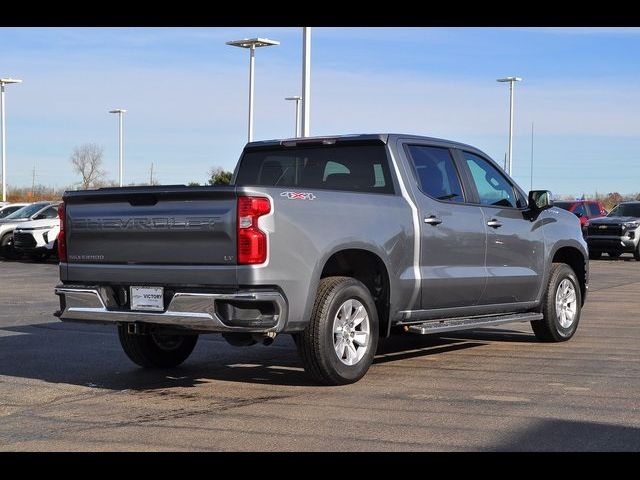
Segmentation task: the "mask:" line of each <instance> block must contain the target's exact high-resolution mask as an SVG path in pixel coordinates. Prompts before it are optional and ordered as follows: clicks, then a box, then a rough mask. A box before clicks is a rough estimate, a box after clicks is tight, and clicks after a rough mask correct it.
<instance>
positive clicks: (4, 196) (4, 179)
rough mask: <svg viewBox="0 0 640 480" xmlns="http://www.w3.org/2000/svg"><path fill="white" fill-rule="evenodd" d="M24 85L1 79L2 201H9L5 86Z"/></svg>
mask: <svg viewBox="0 0 640 480" xmlns="http://www.w3.org/2000/svg"><path fill="white" fill-rule="evenodd" d="M12 83H22V80H18V79H17V78H0V130H2V201H3V202H6V201H7V147H6V145H7V135H6V131H5V123H4V86H5V85H10V84H12Z"/></svg>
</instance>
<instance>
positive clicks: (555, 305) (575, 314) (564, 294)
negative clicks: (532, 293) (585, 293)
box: [531, 263, 582, 342]
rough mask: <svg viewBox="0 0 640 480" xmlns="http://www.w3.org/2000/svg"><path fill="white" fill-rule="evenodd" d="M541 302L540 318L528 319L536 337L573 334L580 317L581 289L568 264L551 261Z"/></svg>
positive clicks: (562, 338) (555, 338)
mask: <svg viewBox="0 0 640 480" xmlns="http://www.w3.org/2000/svg"><path fill="white" fill-rule="evenodd" d="M543 302H544V303H543V305H542V314H543V319H542V320H536V321H533V322H531V328H533V333H535V335H536V338H538V340H541V341H543V342H564V341H567V340H569V339H570V338H571V337H573V335H574V334H575V333H576V330H577V329H578V322H579V321H580V312H581V308H582V292H581V291H580V284H579V283H578V278H577V277H576V274H575V273H574V271H573V269H572V268H571V267H570V266H569V265H567V264H565V263H553V264H552V266H551V274H550V275H549V284H548V285H547V290H546V292H545V294H544V297H543Z"/></svg>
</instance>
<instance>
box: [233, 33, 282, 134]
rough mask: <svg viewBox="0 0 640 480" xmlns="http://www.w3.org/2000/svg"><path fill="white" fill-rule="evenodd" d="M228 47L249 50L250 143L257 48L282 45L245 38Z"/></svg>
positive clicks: (260, 39) (275, 42)
mask: <svg viewBox="0 0 640 480" xmlns="http://www.w3.org/2000/svg"><path fill="white" fill-rule="evenodd" d="M227 45H231V46H232V47H240V48H248V49H249V128H248V130H249V132H248V139H249V142H251V141H252V140H253V76H254V63H255V56H256V48H259V47H271V46H274V45H280V42H278V41H276V40H269V39H268V38H245V39H243V40H233V41H232V42H227Z"/></svg>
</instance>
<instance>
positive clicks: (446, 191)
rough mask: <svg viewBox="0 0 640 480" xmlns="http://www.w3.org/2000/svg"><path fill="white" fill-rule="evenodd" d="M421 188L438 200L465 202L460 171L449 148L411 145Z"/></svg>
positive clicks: (412, 157) (410, 149)
mask: <svg viewBox="0 0 640 480" xmlns="http://www.w3.org/2000/svg"><path fill="white" fill-rule="evenodd" d="M409 154H410V155H411V159H412V160H413V165H414V167H415V169H416V174H417V176H418V182H419V185H420V190H422V191H423V192H424V193H426V194H427V195H429V196H431V197H433V198H435V199H437V200H447V201H450V202H464V195H463V194H462V186H461V185H460V179H459V178H458V172H457V171H456V167H455V165H454V163H453V158H451V153H450V152H449V149H448V148H440V147H426V146H421V145H410V146H409Z"/></svg>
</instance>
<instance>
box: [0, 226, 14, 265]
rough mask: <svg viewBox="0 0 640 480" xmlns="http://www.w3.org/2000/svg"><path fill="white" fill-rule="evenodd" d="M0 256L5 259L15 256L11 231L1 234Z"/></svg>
mask: <svg viewBox="0 0 640 480" xmlns="http://www.w3.org/2000/svg"><path fill="white" fill-rule="evenodd" d="M0 256H2V257H4V258H6V259H14V258H15V257H16V251H15V250H14V249H13V232H10V233H7V234H5V235H3V236H2V239H0Z"/></svg>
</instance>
